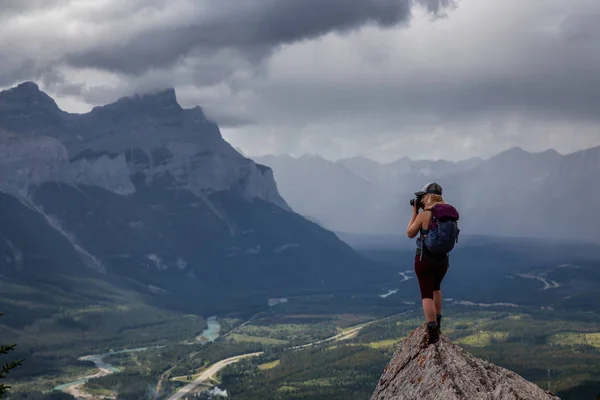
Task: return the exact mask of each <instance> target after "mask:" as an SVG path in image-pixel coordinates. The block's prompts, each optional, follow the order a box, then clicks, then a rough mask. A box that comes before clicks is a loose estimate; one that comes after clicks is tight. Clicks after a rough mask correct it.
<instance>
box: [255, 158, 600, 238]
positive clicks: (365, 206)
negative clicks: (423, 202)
mask: <svg viewBox="0 0 600 400" xmlns="http://www.w3.org/2000/svg"><path fill="white" fill-rule="evenodd" d="M260 160H261V162H263V163H264V164H265V165H269V166H272V167H274V174H275V179H276V181H277V182H278V183H279V189H280V190H281V192H282V193H283V194H284V196H285V197H286V199H287V201H288V202H289V204H290V205H291V207H293V208H294V209H295V210H297V211H298V212H301V213H304V212H310V215H312V216H314V217H315V218H317V219H319V220H320V221H322V223H323V224H324V226H325V227H327V228H329V229H332V230H334V231H339V232H344V233H345V234H348V233H359V234H394V233H395V234H398V233H399V234H403V232H404V229H405V225H406V223H407V220H408V217H409V213H410V206H409V205H408V201H409V199H411V198H412V197H414V194H413V193H414V192H415V191H416V190H419V189H420V188H421V187H422V186H423V185H424V184H426V183H428V182H432V181H437V182H439V183H440V184H441V185H442V187H444V196H445V198H446V200H447V201H449V202H450V203H453V204H454V205H455V206H457V208H458V209H459V211H460V213H461V221H460V224H461V229H464V230H465V232H469V233H471V234H484V235H493V236H516V237H546V238H553V239H569V238H572V236H573V232H575V231H577V232H578V236H579V237H580V238H581V239H582V240H584V241H593V240H597V238H596V237H597V232H598V231H597V223H598V222H599V221H598V219H597V217H596V216H595V215H594V213H593V211H591V210H594V208H595V207H594V204H595V200H594V199H596V198H597V197H598V196H600V185H598V183H600V182H599V181H598V178H597V176H598V172H599V171H600V147H596V148H591V149H587V150H583V151H578V152H575V153H572V154H567V155H561V154H559V153H557V152H556V151H554V150H547V151H544V152H539V153H531V152H527V151H525V150H523V149H521V148H512V149H509V150H507V151H504V152H502V153H500V154H498V155H496V156H494V157H491V158H489V159H485V160H482V159H479V158H474V159H470V160H465V161H461V162H449V161H443V160H438V161H427V160H410V159H408V158H403V159H400V160H398V161H396V162H393V163H388V164H380V163H377V162H375V161H372V160H369V159H366V158H362V157H356V158H351V159H344V160H339V161H336V162H332V161H326V160H322V159H321V160H320V161H319V162H318V163H312V165H311V163H310V162H309V161H308V160H306V159H304V158H300V159H294V158H291V157H277V158H274V157H262V158H260ZM341 168H344V170H345V171H346V176H345V177H344V179H339V178H338V177H337V176H333V175H332V171H337V170H339V169H341ZM291 176H293V178H294V179H289V178H290V177H291ZM365 182H366V183H365ZM369 185H370V186H369ZM331 187H334V188H335V190H330V189H329V188H331ZM321 191H325V193H326V195H323V196H319V197H313V198H311V199H308V200H307V199H306V198H305V197H306V196H305V195H300V194H306V193H320V192H321ZM349 191H351V193H352V201H353V202H354V204H356V205H357V206H356V207H355V208H354V209H352V210H349V209H348V208H347V207H346V203H347V202H348V199H347V193H348V192H349ZM570 204H571V205H570ZM576 204H577V206H576ZM590 218H591V219H590Z"/></svg>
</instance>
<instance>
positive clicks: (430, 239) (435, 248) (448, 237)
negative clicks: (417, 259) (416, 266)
mask: <svg viewBox="0 0 600 400" xmlns="http://www.w3.org/2000/svg"><path fill="white" fill-rule="evenodd" d="M458 219H459V214H458V211H457V210H456V208H454V207H453V206H451V205H450V204H438V205H436V206H434V207H432V208H431V221H430V223H429V233H428V234H427V236H425V238H423V240H422V242H421V243H423V246H424V247H426V248H427V250H429V251H430V252H431V253H433V254H437V255H444V254H448V253H450V252H451V251H452V250H453V249H454V245H455V244H456V243H458V235H459V233H460V229H458ZM421 256H423V252H421Z"/></svg>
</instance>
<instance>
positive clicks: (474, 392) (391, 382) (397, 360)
mask: <svg viewBox="0 0 600 400" xmlns="http://www.w3.org/2000/svg"><path fill="white" fill-rule="evenodd" d="M426 343H427V330H426V328H425V325H423V326H421V327H420V328H417V329H416V330H415V331H414V332H412V333H411V334H410V336H409V337H408V338H407V339H405V340H404V342H403V343H402V345H401V347H400V348H399V349H398V350H397V351H396V353H395V354H394V356H393V358H392V360H391V361H390V363H389V364H388V365H387V366H386V368H385V370H384V372H383V374H382V376H381V379H380V380H379V382H378V384H377V387H376V388H375V391H374V393H373V395H372V396H371V400H413V399H414V400H417V399H418V400H478V399H481V400H483V399H486V400H487V399H489V400H496V399H497V400H518V399H528V400H558V399H559V398H558V397H557V396H555V395H554V394H553V393H550V392H546V391H544V390H542V389H541V388H540V387H539V386H537V385H535V384H533V383H531V382H528V381H526V380H525V379H523V378H522V377H521V376H519V375H517V374H516V373H514V372H512V371H509V370H507V369H504V368H500V367H498V366H496V365H494V364H491V363H489V362H487V361H484V360H482V359H479V358H476V357H474V356H473V355H471V354H470V353H468V352H467V351H465V350H463V349H462V348H460V347H459V346H457V345H455V344H453V343H452V342H451V341H450V340H449V339H448V338H447V337H446V336H445V335H441V339H440V341H439V342H438V343H436V344H434V345H429V346H426Z"/></svg>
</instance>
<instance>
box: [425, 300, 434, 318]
mask: <svg viewBox="0 0 600 400" xmlns="http://www.w3.org/2000/svg"><path fill="white" fill-rule="evenodd" d="M423 312H424V313H425V318H426V319H427V322H435V321H436V319H435V303H434V301H433V299H427V298H426V299H423Z"/></svg>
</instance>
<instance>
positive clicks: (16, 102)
mask: <svg viewBox="0 0 600 400" xmlns="http://www.w3.org/2000/svg"><path fill="white" fill-rule="evenodd" d="M5 107H9V108H10V109H11V110H12V109H23V108H24V109H32V108H35V109H45V110H46V111H52V112H60V108H58V105H56V102H55V101H54V100H53V99H52V97H50V96H48V95H47V94H46V93H44V92H43V91H41V90H40V87H39V86H38V85H37V84H36V83H35V82H30V81H27V82H23V83H21V84H19V85H17V86H16V87H13V88H10V89H7V90H4V91H2V92H0V111H2V108H5Z"/></svg>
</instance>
